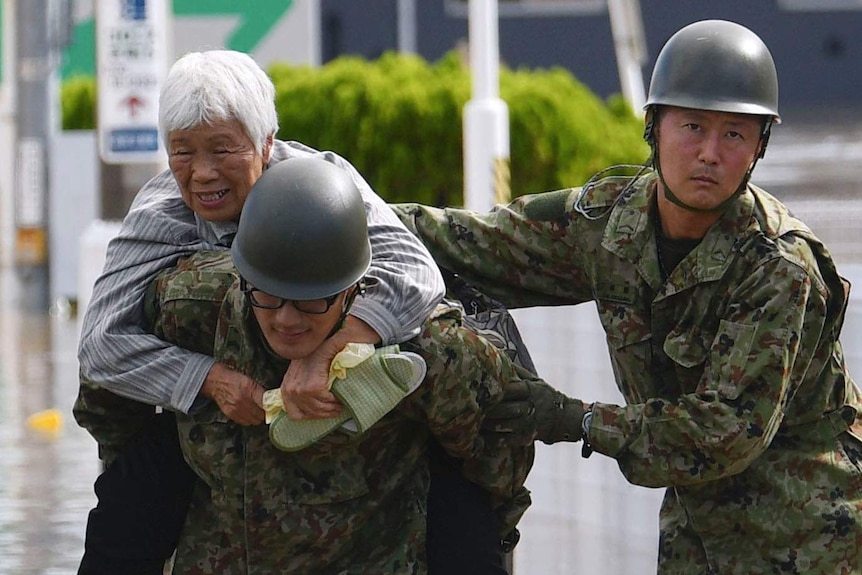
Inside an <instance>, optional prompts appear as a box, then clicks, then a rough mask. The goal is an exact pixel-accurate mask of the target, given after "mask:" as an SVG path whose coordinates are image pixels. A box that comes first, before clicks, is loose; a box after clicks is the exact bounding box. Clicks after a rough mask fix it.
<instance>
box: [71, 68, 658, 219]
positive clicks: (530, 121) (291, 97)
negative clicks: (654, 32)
mask: <svg viewBox="0 0 862 575" xmlns="http://www.w3.org/2000/svg"><path fill="white" fill-rule="evenodd" d="M268 72H269V74H270V76H271V77H272V79H273V82H274V83H275V86H276V105H277V108H278V114H279V120H280V129H279V134H278V137H279V138H281V139H285V140H299V141H301V142H303V143H305V144H308V145H309V146H312V147H315V148H318V149H321V150H333V151H335V152H338V153H339V154H341V155H342V156H344V157H345V158H347V159H348V160H350V161H351V162H352V163H353V164H354V165H355V166H356V167H357V169H358V170H359V171H360V172H361V173H362V174H363V175H364V176H365V177H366V178H367V179H368V181H369V182H370V183H371V184H372V186H373V187H374V188H375V190H377V192H378V193H380V195H381V196H383V197H384V198H386V199H387V200H388V201H390V202H403V201H416V202H422V203H428V204H436V205H462V190H463V186H464V181H463V151H462V111H463V108H464V105H465V104H466V102H467V101H468V99H469V97H470V77H469V70H468V69H467V68H466V66H464V65H463V64H462V63H461V60H460V59H459V57H458V55H457V53H455V52H452V53H450V54H448V55H446V56H445V57H444V58H442V59H441V60H439V61H438V62H435V63H428V62H426V61H425V60H423V59H421V58H419V57H417V56H410V55H402V54H395V53H388V54H384V55H383V56H381V57H380V58H379V59H377V60H374V61H369V60H365V59H361V58H357V57H349V56H344V57H340V58H338V59H335V60H333V61H331V62H329V63H327V64H326V65H324V66H322V67H320V68H310V67H307V66H293V65H287V64H276V65H273V66H271V67H270V68H269V70H268ZM72 82H76V84H75V85H72ZM77 82H79V80H77V79H76V80H74V81H70V82H67V85H64V86H63V127H64V128H67V127H69V128H87V127H92V126H93V124H92V123H91V124H90V125H89V126H87V125H84V124H86V122H93V113H92V109H93V100H92V96H93V94H94V92H95V90H92V92H91V91H89V90H86V89H83V88H82V87H81V86H79V85H78V84H77ZM92 85H93V82H92V79H90V86H92ZM500 97H501V98H502V99H503V100H504V101H505V102H506V104H507V105H508V107H509V121H510V157H511V160H510V167H511V189H512V191H513V194H514V195H520V194H523V193H528V192H536V191H542V190H550V189H556V188H561V187H567V186H575V185H579V184H581V183H583V182H584V181H586V179H587V178H589V176H591V175H592V174H593V173H595V172H596V171H598V170H600V169H601V168H604V167H606V166H608V165H611V164H616V163H640V162H642V161H643V160H644V159H645V158H646V157H647V155H648V152H649V150H648V149H647V148H646V145H645V144H644V143H643V141H642V139H641V135H642V133H643V124H642V121H641V120H640V119H638V118H636V117H635V115H634V114H632V113H631V112H630V111H629V110H628V108H627V107H626V105H625V104H624V103H623V102H622V100H621V98H616V99H613V100H611V101H610V102H608V103H605V102H603V101H602V100H601V99H599V98H598V97H597V96H596V95H595V94H593V93H592V92H591V91H590V90H589V89H587V88H586V87H585V86H584V85H583V84H581V83H580V82H578V81H577V80H576V79H575V78H574V77H573V76H572V75H571V74H570V73H569V72H568V71H566V70H563V69H561V68H555V69H551V70H525V69H519V70H510V69H507V68H502V69H501V70H500ZM67 98H69V99H70V100H74V103H73V102H70V103H69V104H68V105H67V103H66V99H67ZM81 100H86V105H85V104H84V103H82V102H81ZM87 106H89V117H85V116H86V111H87ZM67 113H68V114H69V118H68V119H67Z"/></svg>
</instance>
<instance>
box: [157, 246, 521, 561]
mask: <svg viewBox="0 0 862 575" xmlns="http://www.w3.org/2000/svg"><path fill="white" fill-rule="evenodd" d="M235 280H237V277H236V275H235V272H234V270H233V266H232V265H231V260H230V256H229V255H228V254H225V253H206V252H201V253H199V254H197V255H194V256H192V257H191V258H189V259H188V260H184V261H182V262H181V263H180V265H179V267H178V268H177V269H176V270H172V271H170V272H167V273H165V274H163V275H162V276H160V278H159V279H158V280H157V282H156V283H155V284H154V288H153V289H151V290H150V292H149V293H148V296H147V299H146V302H147V306H148V310H147V316H148V317H150V318H154V320H155V321H154V333H155V334H156V335H157V336H158V337H160V338H161V339H164V340H165V341H168V342H171V343H174V344H177V345H180V346H183V347H186V348H191V349H195V350H197V351H200V352H202V353H207V354H212V355H214V357H216V359H217V360H218V361H220V362H224V363H225V364H227V365H229V366H230V367H231V368H233V369H236V370H238V371H241V372H243V373H245V374H247V375H249V376H250V377H253V378H254V379H255V380H256V381H258V382H261V383H263V384H264V385H265V386H266V387H268V388H276V387H278V386H279V385H280V383H281V379H282V376H283V374H284V372H285V370H286V369H287V366H288V362H287V361H285V360H282V359H280V358H278V357H277V356H275V355H274V354H273V353H272V352H271V351H269V348H268V346H267V345H266V343H265V340H264V339H263V337H262V335H261V334H260V331H259V329H258V328H257V323H256V322H255V320H254V316H253V315H252V313H251V308H250V307H249V305H248V303H247V300H246V298H245V297H244V295H243V293H242V292H241V291H240V290H239V282H238V281H235ZM401 347H402V349H406V350H410V351H415V352H417V353H419V354H421V355H422V356H423V357H424V358H425V360H426V362H427V364H428V375H427V377H426V379H425V380H424V382H423V384H422V385H421V386H420V388H419V389H418V390H417V391H416V392H414V393H413V394H412V395H410V396H409V397H408V398H407V399H405V400H404V401H403V402H402V403H401V404H400V405H399V406H398V407H397V408H396V409H395V410H394V411H393V412H391V413H390V414H388V415H387V416H385V417H384V418H383V419H382V420H381V421H380V422H378V423H377V424H376V425H375V426H374V427H373V428H372V429H371V430H369V431H368V432H366V433H365V434H363V435H361V436H359V437H355V436H354V437H351V436H348V435H347V434H344V433H341V432H336V433H333V434H331V435H330V436H328V437H327V438H325V439H324V440H322V441H320V442H318V443H316V444H314V445H313V446H311V447H309V448H307V449H304V450H302V451H300V452H295V453H288V452H283V451H279V450H278V449H276V448H275V447H274V446H273V445H272V443H271V442H270V440H269V436H268V428H267V426H265V425H258V426H248V427H244V426H240V425H237V424H234V423H232V422H230V421H229V420H228V419H227V418H226V417H225V416H224V414H223V413H222V412H221V411H220V410H219V408H218V406H217V405H215V404H209V405H207V406H206V407H204V408H202V409H201V410H199V411H196V412H194V413H193V414H192V415H182V414H178V415H177V418H178V422H179V430H180V443H181V444H182V448H183V452H184V454H185V456H186V459H187V460H188V462H189V464H190V465H191V466H192V468H193V469H194V470H195V472H196V473H197V474H198V476H199V477H200V478H202V479H203V483H205V484H206V485H203V484H202V483H201V482H199V483H198V489H197V491H196V492H195V495H194V497H193V501H192V505H191V508H190V510H189V515H188V518H187V521H186V525H185V528H184V533H183V535H182V537H181V539H180V542H179V545H178V547H177V558H176V562H175V565H174V572H176V573H183V574H189V575H203V574H208V573H218V574H221V573H231V574H236V575H239V574H246V573H261V574H267V575H269V574H271V573H297V574H321V575H324V574H325V575H331V574H335V573H345V574H347V573H350V574H354V573H355V574H357V575H358V574H368V573H375V574H377V573H379V574H385V573H392V574H395V573H398V574H402V573H417V574H418V573H425V572H426V567H425V558H424V545H425V521H426V518H425V501H426V496H427V491H428V485H429V476H428V469H427V457H426V449H427V444H428V436H429V433H432V434H433V435H434V436H436V438H437V440H438V441H439V442H440V444H441V445H442V446H443V447H444V448H445V449H446V450H447V451H448V452H449V453H451V454H452V455H454V456H456V457H461V458H465V463H464V473H465V475H466V476H467V477H468V478H470V479H472V480H474V481H475V482H477V483H478V484H480V485H481V486H482V487H484V488H486V489H487V490H488V491H490V492H491V493H492V495H493V497H494V500H495V502H496V504H495V507H496V510H497V512H498V514H499V517H500V518H501V522H500V523H501V528H500V529H501V530H500V534H501V536H502V535H503V534H505V533H507V532H508V531H510V530H511V529H512V528H513V527H514V525H515V523H516V522H517V520H518V519H519V518H520V516H521V514H522V513H523V512H524V511H525V509H526V507H527V505H528V504H529V494H528V492H527V490H526V489H525V488H524V486H523V483H524V480H525V479H526V474H527V472H528V470H529V468H530V466H531V465H532V457H533V450H532V448H530V449H523V448H509V447H504V446H490V445H489V446H487V447H486V446H485V444H484V441H483V439H482V437H481V436H480V435H479V434H478V430H479V425H480V423H481V419H482V408H483V406H486V405H488V404H490V403H492V402H495V401H497V400H498V399H499V398H500V396H501V394H502V383H501V382H502V381H503V380H505V379H510V378H515V377H518V376H517V375H516V373H515V370H514V367H513V366H512V364H511V363H510V362H509V361H508V360H506V359H504V357H505V356H503V355H502V354H500V353H499V352H498V351H497V350H496V348H494V347H493V346H492V345H490V344H488V343H486V342H485V341H484V340H482V339H479V338H478V337H476V336H475V335H474V334H472V333H471V332H469V331H467V330H463V329H460V328H459V316H458V314H457V313H454V314H453V313H451V311H447V310H439V311H438V313H437V314H436V317H435V318H434V319H432V320H431V321H429V322H427V323H426V325H425V326H424V329H423V331H422V333H421V334H420V335H419V336H417V337H416V338H414V339H412V340H410V341H409V342H406V343H404V344H401ZM207 486H208V487H209V489H207Z"/></svg>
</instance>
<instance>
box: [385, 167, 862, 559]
mask: <svg viewBox="0 0 862 575" xmlns="http://www.w3.org/2000/svg"><path fill="white" fill-rule="evenodd" d="M655 181H656V180H655V175H654V174H648V175H646V176H644V177H642V178H640V179H638V180H636V181H634V182H632V179H631V178H630V177H620V176H612V177H607V178H604V179H600V180H598V181H595V182H591V183H590V184H588V185H587V186H585V187H584V188H573V189H564V190H559V191H554V192H547V193H542V194H535V195H527V196H522V197H519V198H517V199H516V200H514V201H513V202H511V203H510V204H509V205H506V206H498V207H497V208H495V209H494V210H493V211H491V212H490V213H488V214H481V215H479V214H474V213H470V212H468V211H465V210H460V209H438V208H429V207H425V206H419V205H415V204H402V205H398V206H394V207H395V210H396V212H397V213H398V214H399V216H400V217H401V218H402V220H403V221H404V222H405V223H406V224H407V226H408V227H409V228H411V229H412V230H413V231H414V233H416V234H417V235H419V236H420V238H421V239H422V240H423V242H424V243H425V245H426V246H427V247H428V248H429V249H430V251H431V253H432V255H433V256H434V257H435V259H436V260H437V262H438V264H440V265H441V266H445V267H446V268H448V269H452V270H454V271H455V272H457V273H459V274H460V275H461V276H463V277H464V278H465V279H466V280H467V281H469V282H470V283H471V284H473V285H475V286H476V287H477V288H478V289H480V290H482V291H485V292H487V293H488V294H490V295H492V296H493V297H495V298H497V299H499V300H500V301H501V302H502V303H503V304H505V305H507V306H508V307H513V308H514V307H526V306H536V305H566V304H577V303H581V302H585V301H594V302H595V304H596V306H597V308H598V312H599V316H600V320H601V323H602V325H603V327H604V330H605V333H606V335H607V343H608V351H609V353H610V358H611V363H612V366H613V370H614V374H615V379H616V384H617V387H618V388H619V390H620V391H621V392H622V394H623V396H624V397H625V399H626V402H627V405H626V406H617V405H609V404H596V405H595V407H594V416H593V419H592V424H591V427H590V429H589V439H590V443H591V444H592V448H593V449H594V450H595V451H597V452H599V453H603V454H605V455H607V456H609V457H612V458H614V459H615V460H616V461H617V462H618V464H619V467H620V469H621V470H622V472H623V473H624V474H625V476H626V478H627V479H628V480H629V481H630V482H632V483H635V484H638V485H644V486H649V487H668V488H670V489H669V490H668V493H667V496H666V498H665V503H664V505H663V507H662V512H661V549H660V558H659V564H660V566H659V572H660V573H677V572H679V573H722V574H724V573H745V574H749V575H750V574H752V573H773V572H774V573H797V572H798V573H823V574H825V573H850V572H851V571H852V572H857V571H855V569H858V567H859V565H862V461H860V460H862V443H860V439H859V438H860V435H859V434H858V433H856V432H858V431H859V429H860V426H859V419H858V414H859V412H860V409H862V403H860V393H859V390H858V388H857V386H856V385H855V383H854V382H853V381H852V380H851V378H850V376H849V374H848V372H847V369H846V367H845V363H844V358H843V353H842V349H841V345H840V343H839V332H840V329H841V325H842V322H843V318H844V311H845V307H846V305H847V301H848V288H847V286H846V282H844V281H843V280H842V278H841V277H840V276H839V275H838V272H837V270H836V268H835V264H834V262H833V260H832V258H831V256H830V255H829V253H828V251H827V250H826V248H825V247H824V246H823V244H822V243H821V242H820V241H819V240H818V239H817V238H816V237H815V236H814V235H813V233H812V232H811V231H810V230H809V229H808V227H806V226H805V225H804V224H803V223H802V222H800V221H799V220H797V219H796V218H794V217H793V216H792V215H791V214H790V213H789V212H788V210H787V209H786V208H785V207H784V206H783V205H782V204H781V203H780V202H778V201H777V200H776V199H775V198H773V197H772V196H770V195H769V194H768V193H766V192H765V191H763V190H761V189H759V188H757V187H756V186H753V185H752V186H749V187H748V189H747V190H746V191H745V192H744V193H743V194H742V195H741V196H740V197H739V198H738V200H737V201H736V202H734V203H733V204H732V205H731V206H730V207H729V209H728V210H727V212H726V213H725V214H724V215H723V217H722V219H721V220H720V221H719V222H717V223H716V224H715V225H713V226H712V227H711V228H710V230H709V231H708V233H707V234H706V236H705V237H704V238H703V240H702V241H701V242H700V243H699V244H698V246H697V247H696V248H695V249H694V250H693V251H692V252H691V253H689V254H688V255H687V256H686V257H685V259H683V260H682V261H681V262H680V264H679V265H678V266H677V267H676V268H675V269H674V270H673V271H672V272H671V273H670V275H669V277H668V278H667V280H666V281H663V280H662V276H661V273H660V269H659V264H658V258H657V253H656V237H655V227H654V222H655V219H654V217H653V213H652V212H653V210H655V199H654V197H653V196H654V193H655V189H656V187H655ZM630 183H631V185H630ZM585 399H587V400H588V398H585ZM854 422H855V423H854Z"/></svg>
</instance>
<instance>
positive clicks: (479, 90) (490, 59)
mask: <svg viewBox="0 0 862 575" xmlns="http://www.w3.org/2000/svg"><path fill="white" fill-rule="evenodd" d="M469 2H470V9H469V42H470V45H469V50H470V72H471V74H472V98H471V99H470V101H469V102H467V104H466V105H465V106H464V125H463V127H464V205H465V207H466V208H468V209H470V210H476V211H488V210H489V209H491V207H493V206H494V204H496V203H503V202H506V201H508V198H509V108H508V106H506V103H505V102H504V101H503V100H501V99H500V98H499V97H498V94H499V83H500V75H499V70H500V61H499V59H500V56H499V52H500V50H499V39H498V32H497V25H498V23H497V0H469Z"/></svg>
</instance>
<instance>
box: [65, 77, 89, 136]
mask: <svg viewBox="0 0 862 575" xmlns="http://www.w3.org/2000/svg"><path fill="white" fill-rule="evenodd" d="M60 108H61V114H62V126H63V129H64V130H94V129H95V128H96V79H95V78H94V77H93V76H73V77H71V78H69V79H68V80H66V81H65V82H63V85H62V86H61V87H60Z"/></svg>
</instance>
